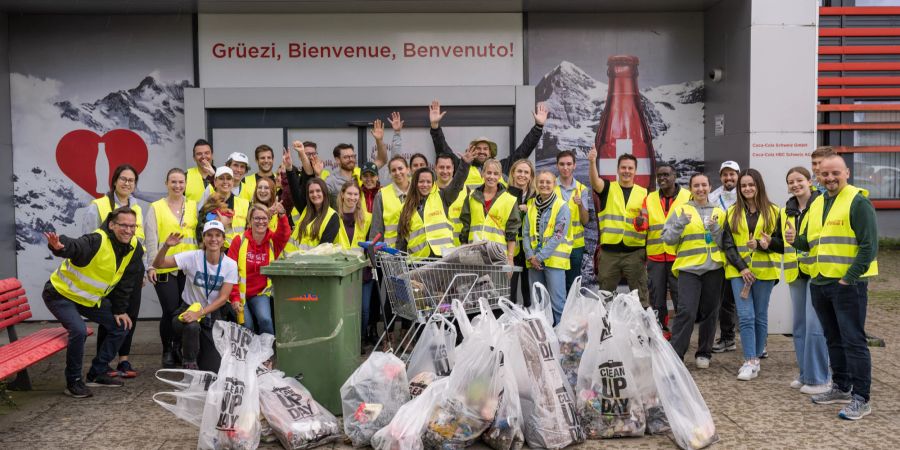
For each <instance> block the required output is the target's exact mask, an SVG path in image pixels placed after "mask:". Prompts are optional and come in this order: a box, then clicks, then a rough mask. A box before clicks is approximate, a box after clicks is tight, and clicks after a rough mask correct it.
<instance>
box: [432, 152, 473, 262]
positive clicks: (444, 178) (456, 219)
mask: <svg viewBox="0 0 900 450" xmlns="http://www.w3.org/2000/svg"><path fill="white" fill-rule="evenodd" d="M434 173H435V175H436V176H437V185H438V187H442V188H443V187H447V186H448V185H450V181H451V180H453V174H454V171H453V158H451V157H449V156H447V155H439V156H438V157H437V159H435V161H434ZM468 196H469V188H463V190H461V191H459V195H457V196H456V200H453V203H451V204H450V208H449V209H448V210H447V218H448V219H450V224H451V225H453V235H454V237H453V243H454V244H455V245H459V244H460V237H461V236H460V234H461V232H462V228H463V226H462V222H461V221H460V215H461V214H462V209H463V204H465V202H466V199H467V198H468Z"/></svg>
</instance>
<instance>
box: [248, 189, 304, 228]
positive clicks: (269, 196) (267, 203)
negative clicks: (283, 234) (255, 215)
mask: <svg viewBox="0 0 900 450" xmlns="http://www.w3.org/2000/svg"><path fill="white" fill-rule="evenodd" d="M253 205H262V206H264V207H265V208H266V209H267V210H268V211H269V216H270V217H271V219H270V220H269V229H270V230H272V231H273V232H274V231H275V230H277V229H278V214H276V213H275V208H276V205H281V206H280V207H281V208H284V205H283V203H282V202H281V199H278V198H276V197H275V182H274V181H272V179H271V178H266V177H263V178H260V179H259V181H258V182H257V183H256V193H254V194H253V200H252V201H251V202H250V206H251V207H252V206H253ZM298 216H299V214H298ZM289 224H290V222H289Z"/></svg>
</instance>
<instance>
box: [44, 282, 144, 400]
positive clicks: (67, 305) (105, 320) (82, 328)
mask: <svg viewBox="0 0 900 450" xmlns="http://www.w3.org/2000/svg"><path fill="white" fill-rule="evenodd" d="M42 297H43V298H44V304H46V305H47V309H48V310H49V311H50V313H51V314H53V316H54V317H56V319H57V320H59V323H60V324H62V326H63V327H64V328H65V329H66V331H68V332H69V344H68V347H66V370H65V374H66V383H72V382H74V381H77V380H80V379H81V370H82V359H84V341H85V340H86V339H87V325H85V323H84V320H83V319H82V318H81V317H82V316H84V317H87V318H88V320H91V321H94V322H96V323H97V325H99V326H100V327H103V328H106V337H105V339H104V340H103V342H101V343H100V347H99V349H98V351H97V356H95V357H94V359H93V361H91V369H90V370H89V371H88V375H89V376H94V375H100V374H105V373H106V372H107V371H108V370H109V363H110V361H112V360H113V359H114V358H115V357H116V353H118V352H119V347H120V346H121V345H122V341H123V340H125V336H127V335H128V330H127V329H125V328H124V327H121V326H119V325H118V324H116V319H115V318H114V317H113V313H112V309H111V307H110V303H109V300H106V299H104V300H103V302H102V303H101V304H100V307H99V308H88V307H86V306H82V305H79V304H78V303H75V302H73V301H71V300H69V299H67V298H65V297H63V296H62V295H60V294H59V293H58V292H56V290H55V289H47V288H45V289H44V292H43V294H42Z"/></svg>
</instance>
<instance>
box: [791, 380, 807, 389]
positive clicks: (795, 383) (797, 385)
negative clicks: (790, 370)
mask: <svg viewBox="0 0 900 450" xmlns="http://www.w3.org/2000/svg"><path fill="white" fill-rule="evenodd" d="M803 386H804V384H803V383H801V382H800V379H799V378H794V381H791V389H800V388H802V387H803Z"/></svg>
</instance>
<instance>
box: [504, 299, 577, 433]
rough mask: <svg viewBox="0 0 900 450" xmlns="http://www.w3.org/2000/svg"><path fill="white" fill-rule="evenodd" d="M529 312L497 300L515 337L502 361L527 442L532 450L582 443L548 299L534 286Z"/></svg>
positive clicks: (570, 388)
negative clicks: (512, 378) (513, 384)
mask: <svg viewBox="0 0 900 450" xmlns="http://www.w3.org/2000/svg"><path fill="white" fill-rule="evenodd" d="M532 301H533V302H534V303H533V306H534V307H533V308H531V309H524V308H521V307H519V306H517V305H515V304H513V303H511V302H509V301H508V300H506V299H501V300H500V308H501V309H503V311H504V315H503V317H501V319H500V322H501V323H504V324H506V323H508V324H510V326H511V331H512V333H514V335H515V343H516V344H517V345H514V346H513V349H512V350H511V351H510V352H509V353H508V354H507V355H506V361H507V363H508V364H509V366H510V368H511V369H512V370H513V372H514V373H515V374H516V381H517V383H518V387H519V398H520V402H521V408H522V415H523V423H524V433H525V442H527V443H528V446H529V447H533V448H551V449H558V448H563V447H566V446H569V445H571V444H575V443H579V442H582V441H584V431H583V430H582V429H581V425H580V424H579V423H578V419H577V417H576V415H575V401H574V397H573V395H572V387H571V386H569V383H568V381H566V378H565V375H564V374H563V371H562V367H560V365H559V342H558V341H557V339H556V335H555V334H554V333H553V328H552V327H551V326H550V323H551V320H552V319H551V318H548V316H547V314H546V311H547V309H546V307H545V306H544V302H546V303H549V293H548V292H547V290H546V288H544V287H543V285H541V284H540V283H535V288H534V289H533V294H532Z"/></svg>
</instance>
